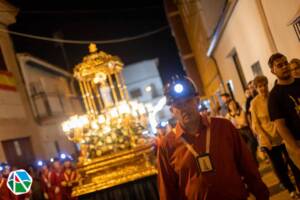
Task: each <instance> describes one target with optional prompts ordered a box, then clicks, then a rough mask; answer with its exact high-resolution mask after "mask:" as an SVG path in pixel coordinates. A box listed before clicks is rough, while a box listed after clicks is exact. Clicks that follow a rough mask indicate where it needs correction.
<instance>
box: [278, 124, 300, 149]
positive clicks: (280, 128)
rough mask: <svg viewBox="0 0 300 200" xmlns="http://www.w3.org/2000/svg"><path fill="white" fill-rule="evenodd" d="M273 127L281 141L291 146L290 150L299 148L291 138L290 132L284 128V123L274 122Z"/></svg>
mask: <svg viewBox="0 0 300 200" xmlns="http://www.w3.org/2000/svg"><path fill="white" fill-rule="evenodd" d="M275 125H276V129H277V131H278V133H279V135H280V136H281V137H282V139H283V140H285V141H286V143H287V144H288V145H289V146H291V148H293V149H296V148H299V147H298V145H297V143H296V140H295V138H294V137H293V135H292V133H291V132H290V130H289V129H288V128H287V127H286V125H285V123H284V122H282V121H278V120H276V121H275Z"/></svg>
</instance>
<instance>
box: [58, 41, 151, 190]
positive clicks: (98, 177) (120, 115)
mask: <svg viewBox="0 0 300 200" xmlns="http://www.w3.org/2000/svg"><path fill="white" fill-rule="evenodd" d="M89 51H90V54H89V55H87V56H85V57H84V58H83V62H82V63H80V64H78V65H77V66H75V68H74V76H75V78H76V79H77V80H78V81H79V86H80V90H81V93H82V97H83V102H84V106H85V109H86V114H85V115H81V116H78V115H75V116H72V117H70V118H69V120H67V121H65V122H64V123H63V124H62V127H63V131H64V132H65V133H66V134H67V136H68V138H69V139H70V140H71V141H73V142H75V143H77V144H79V145H80V156H79V158H78V164H77V165H78V171H79V172H80V174H81V175H82V177H83V179H82V181H80V183H79V185H78V186H77V187H75V188H74V189H73V193H72V195H73V196H80V195H84V194H87V193H92V192H95V191H99V190H103V189H106V188H110V187H113V186H117V185H120V184H123V183H127V182H130V181H134V180H137V179H140V178H144V177H147V176H151V175H154V174H156V173H157V170H156V167H155V164H154V162H153V161H154V153H153V150H152V144H151V142H150V140H151V139H150V137H149V136H147V134H145V131H147V130H146V129H145V127H146V123H145V121H146V120H145V119H146V109H145V107H144V105H143V104H141V103H137V102H135V101H129V97H128V92H127V89H126V86H125V83H124V79H123V76H122V69H123V63H122V62H121V60H120V59H119V58H118V57H116V56H112V55H109V54H106V53H105V52H103V51H99V52H98V51H97V47H96V45H95V44H90V47H89Z"/></svg>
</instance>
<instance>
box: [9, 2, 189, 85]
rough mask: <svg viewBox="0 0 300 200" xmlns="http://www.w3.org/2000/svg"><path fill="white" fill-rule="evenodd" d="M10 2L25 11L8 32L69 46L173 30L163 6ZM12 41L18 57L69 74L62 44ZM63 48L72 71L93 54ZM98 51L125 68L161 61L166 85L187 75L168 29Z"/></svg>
mask: <svg viewBox="0 0 300 200" xmlns="http://www.w3.org/2000/svg"><path fill="white" fill-rule="evenodd" d="M9 2H10V3H11V4H13V5H15V6H16V7H17V8H19V9H20V12H19V14H18V16H17V22H16V23H15V24H13V25H11V26H10V27H9V29H10V30H13V31H18V32H22V33H28V34H33V35H39V36H45V37H53V34H54V33H56V32H59V33H62V34H63V37H64V39H70V40H110V39H116V38H123V37H131V36H136V35H139V34H143V33H145V32H149V31H153V30H155V29H158V28H160V27H163V26H166V25H168V23H167V19H166V16H165V12H164V7H163V2H162V1H160V0H152V1H143V0H141V1H137V2H135V1H130V2H128V1H111V2H112V3H106V4H105V5H101V6H100V5H96V2H91V1H81V3H74V1H73V2H72V1H63V0H61V1H55V0H51V1H49V0H42V1H41V0H39V1H38V0H26V1H24V0H10V1H9ZM62 2H64V4H62ZM99 2H102V1H98V4H99ZM12 38H13V42H14V46H15V49H16V51H17V52H28V53H30V54H32V55H34V56H37V57H39V58H42V59H45V60H47V61H48V62H50V63H53V64H56V65H59V66H61V67H64V68H66V69H67V67H66V62H65V60H64V57H63V53H62V49H61V46H59V45H58V44H57V43H53V42H47V41H40V40H34V39H27V38H23V37H20V36H12ZM64 48H65V52H66V54H67V58H68V62H69V63H70V68H69V70H71V68H72V67H73V66H74V65H75V64H77V63H79V62H81V59H82V57H83V56H85V55H86V54H88V45H78V44H64ZM98 49H101V50H104V51H106V52H108V53H110V54H113V55H117V56H119V57H120V58H121V59H122V60H123V61H124V63H125V64H131V63H134V62H139V61H142V60H144V59H152V58H157V57H158V58H159V71H160V75H161V77H162V80H163V82H166V81H167V80H168V79H169V78H170V76H172V75H174V74H183V73H184V72H183V69H182V65H181V63H180V59H179V56H178V50H177V47H176V44H175V41H174V38H173V37H172V35H171V31H170V29H169V28H168V29H166V30H164V31H162V32H160V33H158V34H155V35H152V36H150V37H147V38H143V39H138V40H134V41H129V42H122V43H116V44H102V45H98Z"/></svg>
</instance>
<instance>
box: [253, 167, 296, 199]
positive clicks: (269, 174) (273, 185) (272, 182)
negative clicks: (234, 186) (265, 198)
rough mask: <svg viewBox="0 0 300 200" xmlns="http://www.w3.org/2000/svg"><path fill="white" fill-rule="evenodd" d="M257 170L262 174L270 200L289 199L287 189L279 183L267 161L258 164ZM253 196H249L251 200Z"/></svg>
mask: <svg viewBox="0 0 300 200" xmlns="http://www.w3.org/2000/svg"><path fill="white" fill-rule="evenodd" d="M259 171H260V173H261V175H262V179H263V181H264V182H265V183H266V184H267V186H268V188H269V190H270V194H271V198H270V200H291V199H292V198H290V195H289V193H288V191H287V190H286V189H285V188H284V187H283V186H282V185H281V184H280V183H279V180H278V178H277V177H276V175H275V174H274V172H273V170H272V166H271V165H270V164H269V163H266V162H262V163H261V164H260V168H259ZM253 199H255V198H249V200H253Z"/></svg>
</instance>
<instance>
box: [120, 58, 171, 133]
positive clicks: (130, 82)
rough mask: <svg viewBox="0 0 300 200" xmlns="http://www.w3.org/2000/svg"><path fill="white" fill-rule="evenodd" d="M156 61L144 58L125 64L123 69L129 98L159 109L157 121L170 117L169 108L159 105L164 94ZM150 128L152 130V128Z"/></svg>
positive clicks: (156, 116) (150, 108) (150, 109)
mask: <svg viewBox="0 0 300 200" xmlns="http://www.w3.org/2000/svg"><path fill="white" fill-rule="evenodd" d="M158 62H159V61H158V59H152V60H145V61H141V62H138V63H133V64H130V65H126V67H125V68H124V70H123V75H124V79H125V84H126V87H127V90H128V93H129V96H130V98H131V99H132V100H137V101H138V102H142V103H144V104H145V105H146V107H147V108H148V110H149V111H152V110H153V109H159V110H160V111H159V112H157V113H156V114H155V119H156V122H157V123H159V122H162V121H167V120H169V119H170V118H171V113H170V111H169V109H168V108H167V107H166V106H163V107H162V106H161V104H162V102H163V101H164V94H163V83H162V81H161V78H160V75H159V72H158V69H157V66H158ZM160 108H161V109H160ZM153 126H155V124H153ZM152 128H153V127H152ZM152 130H153V131H154V128H153V129H152Z"/></svg>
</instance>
